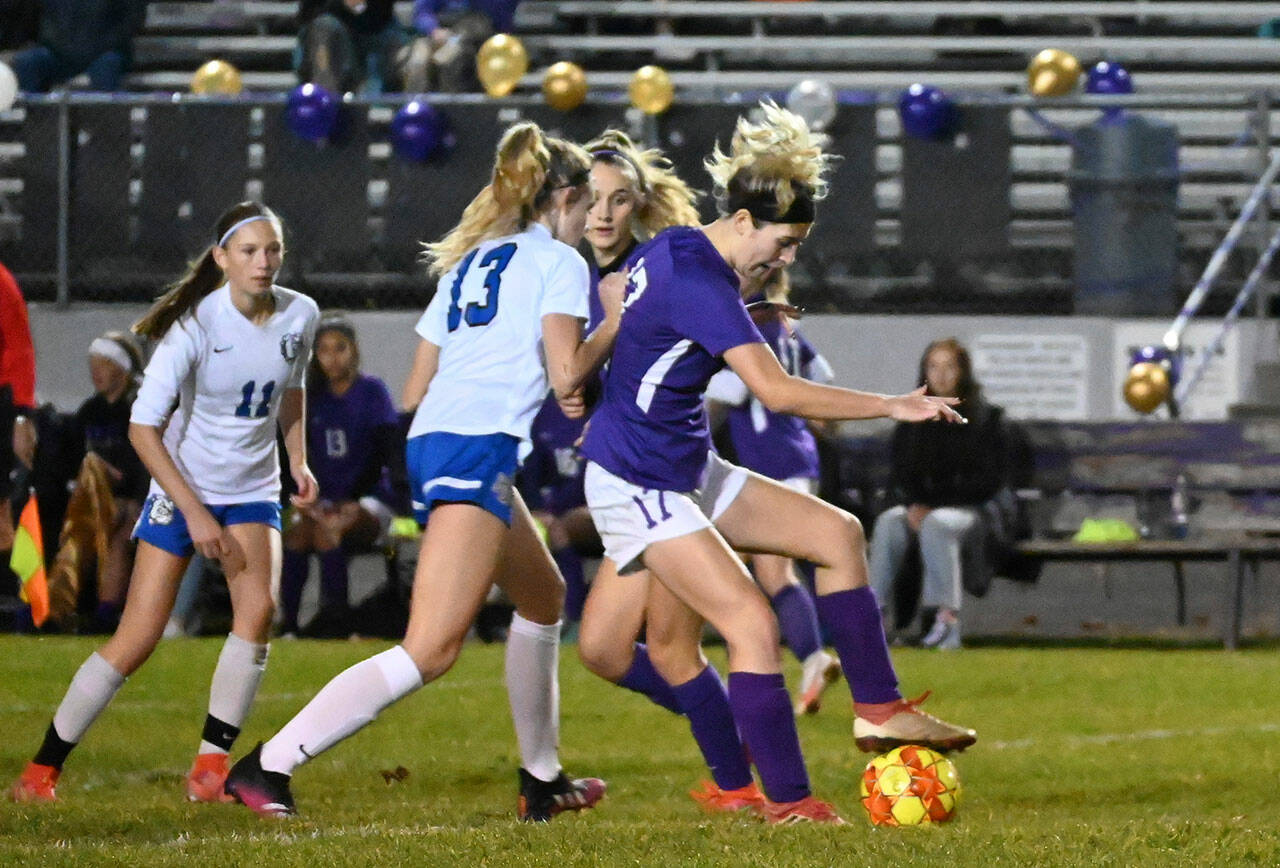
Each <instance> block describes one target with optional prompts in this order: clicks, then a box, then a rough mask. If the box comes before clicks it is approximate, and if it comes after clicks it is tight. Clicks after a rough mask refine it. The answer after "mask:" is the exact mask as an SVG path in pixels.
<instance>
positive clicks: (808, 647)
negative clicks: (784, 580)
mask: <svg viewBox="0 0 1280 868" xmlns="http://www.w3.org/2000/svg"><path fill="white" fill-rule="evenodd" d="M772 603H773V611H774V612H776V613H777V615H778V629H780V630H781V631H782V640H783V641H784V642H786V643H787V647H788V648H790V649H791V653H792V654H794V655H796V659H797V660H800V661H801V662H803V661H804V660H805V659H807V658H808V656H809V655H810V654H812V653H813V652H814V651H817V650H818V649H819V648H821V647H822V636H821V635H820V634H819V632H818V610H817V609H816V608H814V605H813V597H811V596H810V595H809V592H808V591H807V590H805V589H804V588H803V587H801V586H800V585H787V586H786V587H785V588H783V589H782V590H781V591H778V593H777V594H775V595H774V597H773V600H772Z"/></svg>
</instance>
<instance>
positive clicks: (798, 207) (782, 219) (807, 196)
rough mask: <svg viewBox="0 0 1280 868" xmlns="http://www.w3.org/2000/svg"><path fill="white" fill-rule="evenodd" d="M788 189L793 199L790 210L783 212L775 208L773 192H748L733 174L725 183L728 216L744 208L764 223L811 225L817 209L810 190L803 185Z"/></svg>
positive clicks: (776, 198)
mask: <svg viewBox="0 0 1280 868" xmlns="http://www.w3.org/2000/svg"><path fill="white" fill-rule="evenodd" d="M792 189H793V190H794V191H795V198H794V199H793V200H792V201H791V205H790V207H788V208H787V209H786V210H785V211H783V210H780V209H779V207H778V197H777V192H776V191H774V190H748V189H747V187H746V184H745V183H744V182H742V181H741V180H740V179H739V176H738V175H734V176H733V180H731V181H730V182H729V197H728V203H727V205H728V208H729V213H730V214H733V213H734V212H736V211H739V210H741V209H743V208H745V209H746V210H747V212H748V213H749V214H751V216H752V217H754V218H755V219H756V220H763V221H764V222H766V223H812V222H813V221H814V218H815V217H816V216H817V210H818V209H817V202H816V200H815V199H814V197H813V188H812V187H810V186H809V185H807V184H793V185H792Z"/></svg>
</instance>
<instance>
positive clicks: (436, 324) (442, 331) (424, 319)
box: [413, 271, 453, 347]
mask: <svg viewBox="0 0 1280 868" xmlns="http://www.w3.org/2000/svg"><path fill="white" fill-rule="evenodd" d="M445 278H449V280H450V281H452V279H453V272H452V271H450V272H448V273H447V274H445V275H444V277H442V278H441V279H440V282H439V283H438V284H436V294H435V295H433V296H431V301H430V302H428V303H427V309H426V310H425V311H423V312H422V316H420V317H419V318H418V323H417V325H415V326H414V327H413V330H414V331H415V332H417V333H418V334H419V335H420V336H421V337H422V338H423V340H428V341H430V342H431V343H433V344H435V345H436V346H438V347H442V346H444V342H445V339H446V338H447V337H448V336H449V290H448V289H447V284H446V282H445Z"/></svg>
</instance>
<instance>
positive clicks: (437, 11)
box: [404, 0, 519, 93]
mask: <svg viewBox="0 0 1280 868" xmlns="http://www.w3.org/2000/svg"><path fill="white" fill-rule="evenodd" d="M518 2H519V0H414V4H413V28H414V30H415V31H416V33H417V37H416V38H415V39H414V41H413V43H412V44H411V45H410V46H409V47H408V49H407V50H406V52H405V60H404V82H405V90H407V91H409V92H411V93H427V92H429V91H436V92H442V93H458V92H461V91H469V90H477V89H478V88H479V86H480V82H479V80H478V79H477V78H476V63H475V57H476V52H477V51H478V50H479V49H480V46H481V45H482V44H484V41H485V40H486V39H488V38H489V37H490V36H492V35H493V34H495V33H510V32H512V30H513V29H514V23H515V22H514V19H515V11H516V4H517V3H518Z"/></svg>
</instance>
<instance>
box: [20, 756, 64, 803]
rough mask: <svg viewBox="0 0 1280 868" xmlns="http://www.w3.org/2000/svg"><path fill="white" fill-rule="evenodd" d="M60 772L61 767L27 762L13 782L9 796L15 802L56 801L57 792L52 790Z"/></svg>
mask: <svg viewBox="0 0 1280 868" xmlns="http://www.w3.org/2000/svg"><path fill="white" fill-rule="evenodd" d="M61 774H62V769H55V768H54V767H53V766H42V765H37V764H36V763H27V767H26V768H25V769H23V770H22V774H21V775H20V776H19V777H18V779H17V780H16V781H14V782H13V788H12V789H10V790H9V798H11V799H13V800H14V801H15V802H56V801H58V794H57V793H56V792H54V786H55V785H56V784H57V783H58V776H59V775H61Z"/></svg>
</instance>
